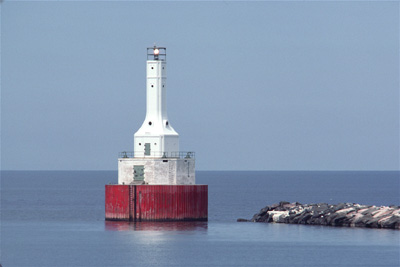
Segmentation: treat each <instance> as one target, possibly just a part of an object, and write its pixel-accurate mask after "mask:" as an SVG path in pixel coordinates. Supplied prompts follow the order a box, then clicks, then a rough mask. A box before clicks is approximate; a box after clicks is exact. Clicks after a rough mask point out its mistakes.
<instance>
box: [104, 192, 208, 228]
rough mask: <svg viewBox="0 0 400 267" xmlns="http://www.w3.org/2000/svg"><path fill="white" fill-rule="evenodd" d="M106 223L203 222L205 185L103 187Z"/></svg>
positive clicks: (205, 219)
mask: <svg viewBox="0 0 400 267" xmlns="http://www.w3.org/2000/svg"><path fill="white" fill-rule="evenodd" d="M105 193H106V196H105V214H106V220H123V221H207V219H208V186H207V185H106V190H105Z"/></svg>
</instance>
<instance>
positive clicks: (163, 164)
mask: <svg viewBox="0 0 400 267" xmlns="http://www.w3.org/2000/svg"><path fill="white" fill-rule="evenodd" d="M166 56H167V54H166V48H165V47H156V46H154V47H149V48H147V62H146V117H145V119H144V122H143V124H142V126H141V127H140V128H139V130H138V131H137V132H136V133H135V135H134V151H133V152H121V153H120V157H119V158H118V183H119V184H149V185H162V184H164V185H179V184H182V185H183V184H189V185H190V184H195V159H194V152H182V151H179V135H178V133H177V132H176V131H175V130H174V129H173V128H172V126H171V124H170V122H169V121H168V116H167V101H166V91H167V84H166V80H167V75H166V73H167V62H166Z"/></svg>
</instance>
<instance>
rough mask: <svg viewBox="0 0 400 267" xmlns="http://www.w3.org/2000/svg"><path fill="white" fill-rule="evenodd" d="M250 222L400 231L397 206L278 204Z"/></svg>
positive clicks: (267, 208) (399, 213)
mask: <svg viewBox="0 0 400 267" xmlns="http://www.w3.org/2000/svg"><path fill="white" fill-rule="evenodd" d="M238 221H240V222H243V221H250V222H266V223H269V222H274V223H290V224H309V225H328V226H348V227H368V228H387V229H400V206H390V207H388V206H380V207H378V206H368V205H360V204H354V203H353V204H352V203H340V204H336V205H330V204H327V203H318V204H304V205H303V204H300V203H298V202H295V203H289V202H283V201H282V202H280V203H279V204H274V205H271V206H266V207H265V208H263V209H261V210H260V212H259V213H256V214H255V215H254V216H253V218H252V219H250V220H245V219H238Z"/></svg>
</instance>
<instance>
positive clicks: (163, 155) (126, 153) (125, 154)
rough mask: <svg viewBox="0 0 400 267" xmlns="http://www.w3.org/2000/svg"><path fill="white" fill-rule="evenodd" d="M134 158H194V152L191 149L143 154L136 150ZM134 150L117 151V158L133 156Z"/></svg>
mask: <svg viewBox="0 0 400 267" xmlns="http://www.w3.org/2000/svg"><path fill="white" fill-rule="evenodd" d="M136 155H137V157H136V158H178V159H194V158H195V153H194V152H192V151H177V152H169V153H168V152H151V153H150V155H145V152H144V151H140V152H136ZM134 157H135V152H133V151H122V152H119V154H118V158H134Z"/></svg>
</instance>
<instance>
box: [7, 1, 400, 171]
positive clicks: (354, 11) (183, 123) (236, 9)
mask: <svg viewBox="0 0 400 267" xmlns="http://www.w3.org/2000/svg"><path fill="white" fill-rule="evenodd" d="M154 42H156V44H157V45H160V46H165V47H167V62H168V73H167V75H168V79H167V88H168V92H167V102H168V116H169V121H170V122H171V125H172V126H173V127H174V128H175V130H176V131H177V132H178V133H179V134H180V147H181V150H183V151H195V152H196V165H197V170H398V169H399V3H398V2H372V1H367V2H318V1H316V2H314V1H312V2H303V1H301V2H229V1H226V2H126V1H121V2H99V1H94V2H80V1H74V2H65V1H64V2H30V1H26V2H8V1H5V2H3V3H2V4H1V168H2V169H3V170H116V169H117V156H118V152H120V151H124V150H127V151H132V150H133V134H134V133H135V132H136V131H137V130H138V129H139V127H140V126H141V124H142V122H143V120H144V116H145V103H146V100H145V96H146V95H145V93H146V91H145V90H146V88H145V78H146V77H145V75H146V74H145V61H146V47H149V46H152V45H153V44H154Z"/></svg>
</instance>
